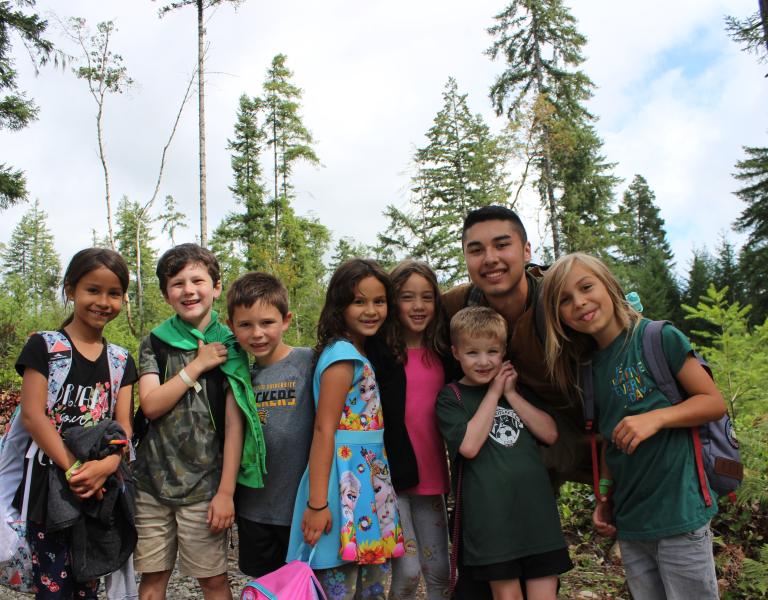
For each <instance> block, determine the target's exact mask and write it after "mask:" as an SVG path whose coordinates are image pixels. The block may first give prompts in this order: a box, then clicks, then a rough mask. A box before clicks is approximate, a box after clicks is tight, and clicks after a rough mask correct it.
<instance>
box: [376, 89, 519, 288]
mask: <svg viewBox="0 0 768 600" xmlns="http://www.w3.org/2000/svg"><path fill="white" fill-rule="evenodd" d="M427 139H428V140H429V141H428V144H427V145H426V146H424V147H422V148H419V149H417V150H416V153H415V155H414V166H415V171H416V173H415V175H414V176H413V177H412V179H411V192H412V197H411V200H410V202H409V206H408V208H406V209H405V210H400V209H398V208H397V207H395V206H393V205H389V206H388V207H387V208H386V209H385V211H384V215H385V216H386V217H387V218H388V219H389V224H388V226H387V231H386V232H385V233H383V234H379V243H380V245H381V246H386V247H388V248H389V249H391V250H392V251H393V252H394V253H395V254H396V255H399V256H400V257H405V256H409V257H412V258H417V259H421V260H425V261H427V262H429V263H430V264H431V265H432V268H433V269H434V270H435V272H436V273H437V274H438V277H439V279H440V281H441V282H442V283H443V284H444V285H445V286H447V287H449V286H451V285H453V284H455V283H457V282H459V281H462V280H464V279H465V278H466V267H465V264H464V254H463V252H462V249H461V246H460V245H459V244H458V243H457V242H458V240H460V239H461V228H462V224H463V222H464V217H465V216H466V214H467V213H468V212H469V211H470V210H472V209H474V208H477V207H480V206H487V205H489V204H502V205H503V204H507V202H508V199H509V188H510V184H509V181H508V177H507V175H506V172H505V171H506V165H507V161H508V159H509V156H510V151H511V149H510V145H509V141H508V139H507V136H505V135H503V134H502V135H493V134H491V132H490V130H489V128H488V126H487V125H486V124H485V122H484V121H483V119H482V117H481V116H480V115H472V114H471V113H470V111H469V106H468V105H467V95H466V94H460V93H459V92H458V86H457V85H456V81H455V80H454V79H453V78H450V79H449V80H448V83H447V84H446V86H445V91H444V92H443V107H442V109H441V110H440V111H439V112H438V113H437V116H436V117H435V120H434V124H433V126H432V127H431V128H430V129H429V131H428V132H427Z"/></svg>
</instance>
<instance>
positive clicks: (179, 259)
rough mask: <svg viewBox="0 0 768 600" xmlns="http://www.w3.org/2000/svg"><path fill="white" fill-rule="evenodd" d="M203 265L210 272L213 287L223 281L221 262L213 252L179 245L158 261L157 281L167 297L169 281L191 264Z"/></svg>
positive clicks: (191, 245)
mask: <svg viewBox="0 0 768 600" xmlns="http://www.w3.org/2000/svg"><path fill="white" fill-rule="evenodd" d="M198 263H199V264H201V265H203V266H204V267H205V268H206V269H207V270H208V275H210V276H211V281H213V285H216V284H217V283H218V282H219V281H220V280H221V269H220V268H219V261H218V260H216V257H215V256H214V255H213V252H211V251H210V250H208V249H207V248H203V247H202V246H199V245H197V244H179V245H178V246H174V247H173V248H171V249H170V250H167V251H166V252H165V253H164V254H163V255H162V256H161V257H160V260H159V261H157V270H156V271H155V272H156V273H157V279H158V280H159V281H160V291H161V292H162V293H163V296H167V295H168V292H167V290H166V287H167V285H168V279H170V278H171V277H173V276H174V275H177V274H178V273H179V272H180V271H181V270H182V269H183V268H184V267H186V266H187V265H189V264H198Z"/></svg>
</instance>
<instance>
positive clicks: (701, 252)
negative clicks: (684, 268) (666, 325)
mask: <svg viewBox="0 0 768 600" xmlns="http://www.w3.org/2000/svg"><path fill="white" fill-rule="evenodd" d="M714 272H715V266H714V260H713V258H712V256H711V255H710V254H709V252H707V249H706V248H701V249H696V248H694V250H693V258H692V259H691V262H690V266H689V268H688V278H687V280H686V283H685V287H684V288H683V291H682V293H681V294H680V300H681V303H682V305H683V310H685V306H697V305H698V304H699V302H701V300H702V298H703V297H705V296H706V295H707V289H708V288H709V286H710V285H712V281H714V277H715V275H714ZM675 324H676V325H678V326H679V327H680V329H682V330H683V331H684V332H685V334H686V335H687V336H688V337H689V338H690V339H691V341H693V342H694V343H695V344H699V345H700V344H703V343H704V342H705V341H706V340H705V338H704V337H702V336H701V335H697V334H696V333H694V332H695V331H707V329H708V327H709V324H708V323H707V322H706V321H704V320H700V319H697V318H696V317H692V316H690V315H686V317H685V321H681V322H679V324H678V323H675Z"/></svg>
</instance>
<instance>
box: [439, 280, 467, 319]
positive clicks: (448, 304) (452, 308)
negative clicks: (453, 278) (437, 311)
mask: <svg viewBox="0 0 768 600" xmlns="http://www.w3.org/2000/svg"><path fill="white" fill-rule="evenodd" d="M471 287H472V284H469V283H462V284H461V285H459V286H456V287H455V288H453V289H451V290H448V291H447V292H445V293H444V294H443V296H442V301H443V307H444V308H445V314H446V315H448V319H449V320H450V318H451V317H452V316H453V315H455V314H456V313H457V312H459V311H460V310H461V309H462V308H464V307H465V306H466V305H467V296H468V295H469V290H470V288H471Z"/></svg>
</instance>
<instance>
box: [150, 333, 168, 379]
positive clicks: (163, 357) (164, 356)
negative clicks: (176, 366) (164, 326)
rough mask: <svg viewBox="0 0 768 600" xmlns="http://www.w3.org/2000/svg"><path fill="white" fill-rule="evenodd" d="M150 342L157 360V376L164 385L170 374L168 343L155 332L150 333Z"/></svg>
mask: <svg viewBox="0 0 768 600" xmlns="http://www.w3.org/2000/svg"><path fill="white" fill-rule="evenodd" d="M149 343H150V345H151V346H152V352H153V354H154V355H155V361H156V362H157V376H158V377H159V378H160V385H163V384H164V383H165V378H166V376H167V375H168V373H167V372H166V371H167V370H168V345H167V344H166V343H165V342H163V341H162V340H161V339H160V338H159V337H157V336H156V335H155V334H154V333H150V334H149Z"/></svg>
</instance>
